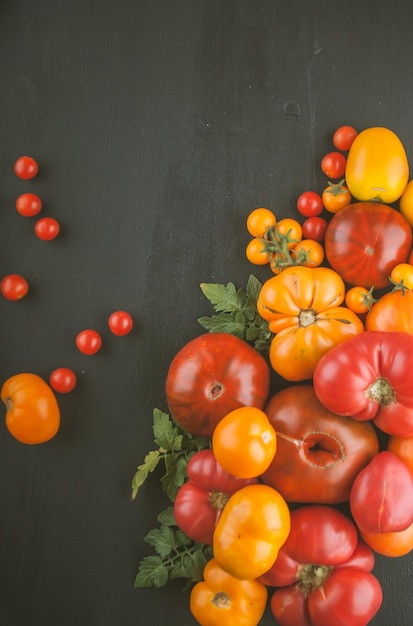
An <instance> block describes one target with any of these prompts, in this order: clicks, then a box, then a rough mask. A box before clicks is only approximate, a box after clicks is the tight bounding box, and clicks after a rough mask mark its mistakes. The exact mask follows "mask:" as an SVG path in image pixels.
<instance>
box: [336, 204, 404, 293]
mask: <svg viewBox="0 0 413 626" xmlns="http://www.w3.org/2000/svg"><path fill="white" fill-rule="evenodd" d="M411 247H412V229H411V226H410V225H409V223H408V222H407V220H406V219H405V218H404V217H403V215H401V213H399V211H396V210H395V209H392V208H391V207H390V206H387V205H385V204H380V203H378V202H356V203H354V204H349V205H348V206H347V207H345V208H344V209H342V210H341V211H339V212H338V213H336V214H335V215H334V217H333V218H332V220H331V221H330V223H329V225H328V227H327V230H326V234H325V252H326V257H327V260H328V262H329V263H330V265H331V267H332V268H333V269H334V270H335V271H336V272H337V273H338V274H340V276H341V277H342V278H343V280H344V281H345V282H346V283H348V284H350V285H358V286H361V287H367V288H370V287H373V286H374V287H375V289H381V288H382V287H386V286H387V285H389V283H390V281H389V275H390V272H391V270H392V269H393V267H394V266H395V265H397V264H399V263H404V262H405V261H406V259H407V257H408V254H409V252H410V249H411Z"/></svg>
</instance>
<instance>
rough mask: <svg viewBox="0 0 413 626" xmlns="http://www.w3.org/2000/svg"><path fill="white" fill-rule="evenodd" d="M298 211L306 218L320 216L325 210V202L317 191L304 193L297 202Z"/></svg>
mask: <svg viewBox="0 0 413 626" xmlns="http://www.w3.org/2000/svg"><path fill="white" fill-rule="evenodd" d="M297 209H298V212H299V213H301V215H304V216H305V217H312V216H313V215H320V213H321V211H322V210H323V202H322V200H321V196H320V194H318V193H316V192H315V191H304V193H302V194H301V196H299V198H298V200H297Z"/></svg>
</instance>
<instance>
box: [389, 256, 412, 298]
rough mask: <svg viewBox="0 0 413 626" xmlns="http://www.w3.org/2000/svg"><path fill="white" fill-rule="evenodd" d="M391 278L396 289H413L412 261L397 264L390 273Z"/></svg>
mask: <svg viewBox="0 0 413 626" xmlns="http://www.w3.org/2000/svg"><path fill="white" fill-rule="evenodd" d="M390 280H391V282H392V284H393V286H394V287H395V288H396V289H400V290H402V291H403V289H408V290H412V289H413V265H410V263H399V264H398V265H395V266H394V267H393V269H392V271H391V273H390Z"/></svg>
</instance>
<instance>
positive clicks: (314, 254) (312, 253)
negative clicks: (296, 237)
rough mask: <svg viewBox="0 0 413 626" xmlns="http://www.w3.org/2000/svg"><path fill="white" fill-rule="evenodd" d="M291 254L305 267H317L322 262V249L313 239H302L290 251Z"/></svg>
mask: <svg viewBox="0 0 413 626" xmlns="http://www.w3.org/2000/svg"><path fill="white" fill-rule="evenodd" d="M291 254H292V256H293V257H295V258H296V259H297V261H298V262H299V264H300V265H305V266H306V267H319V265H321V263H322V262H323V261H324V248H323V246H322V245H321V243H319V242H318V241H315V239H303V240H302V241H300V242H299V243H297V244H296V245H295V246H294V248H292V249H291Z"/></svg>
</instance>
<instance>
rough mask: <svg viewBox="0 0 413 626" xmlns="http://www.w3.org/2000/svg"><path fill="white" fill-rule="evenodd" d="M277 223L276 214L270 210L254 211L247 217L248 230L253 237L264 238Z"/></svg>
mask: <svg viewBox="0 0 413 626" xmlns="http://www.w3.org/2000/svg"><path fill="white" fill-rule="evenodd" d="M276 221H277V220H276V217H275V215H274V213H273V212H272V211H270V210H269V209H265V208H263V207H262V208H258V209H254V210H253V211H251V213H250V214H249V215H248V217H247V230H248V232H249V233H250V235H252V236H253V237H263V236H264V235H265V233H266V231H267V230H268V228H271V226H274V225H275V223H276Z"/></svg>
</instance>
